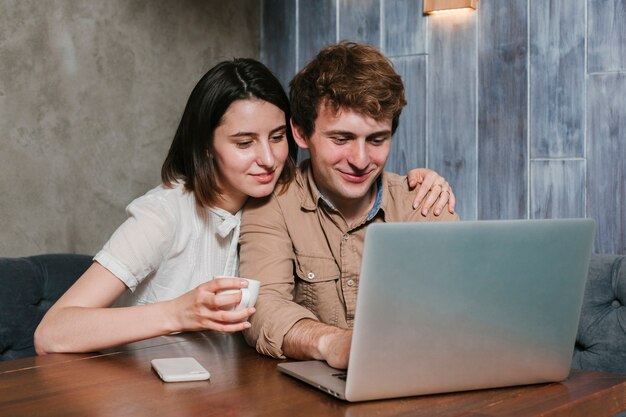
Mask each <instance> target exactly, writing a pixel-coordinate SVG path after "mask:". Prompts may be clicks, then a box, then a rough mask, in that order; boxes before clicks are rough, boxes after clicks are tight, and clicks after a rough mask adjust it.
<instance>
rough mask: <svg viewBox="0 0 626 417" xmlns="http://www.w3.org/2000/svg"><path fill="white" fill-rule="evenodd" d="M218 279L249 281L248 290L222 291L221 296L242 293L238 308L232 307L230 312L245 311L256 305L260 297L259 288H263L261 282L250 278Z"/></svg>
mask: <svg viewBox="0 0 626 417" xmlns="http://www.w3.org/2000/svg"><path fill="white" fill-rule="evenodd" d="M215 278H216V279H217V278H237V279H245V280H246V281H248V286H247V287H246V288H241V289H239V290H223V291H220V292H219V294H236V293H238V292H239V291H241V301H240V302H239V304H237V305H236V306H231V308H229V310H232V311H238V310H243V309H244V308H248V307H253V306H254V304H256V299H257V297H258V296H259V288H261V282H260V281H257V280H256V279H249V278H241V277H226V276H219V277H215Z"/></svg>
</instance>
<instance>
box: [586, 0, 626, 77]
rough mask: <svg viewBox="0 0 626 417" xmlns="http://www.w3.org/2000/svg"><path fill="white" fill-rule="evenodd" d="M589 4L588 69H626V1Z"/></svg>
mask: <svg viewBox="0 0 626 417" xmlns="http://www.w3.org/2000/svg"><path fill="white" fill-rule="evenodd" d="M587 4H588V6H587V15H588V17H587V20H588V28H587V34H588V35H587V36H588V41H587V71H588V72H589V73H594V72H612V71H623V70H626V0H588V3H587Z"/></svg>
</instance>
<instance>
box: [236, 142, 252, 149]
mask: <svg viewBox="0 0 626 417" xmlns="http://www.w3.org/2000/svg"><path fill="white" fill-rule="evenodd" d="M251 145H252V141H251V140H245V141H240V142H237V147H238V148H239V149H245V148H249V147H250V146H251Z"/></svg>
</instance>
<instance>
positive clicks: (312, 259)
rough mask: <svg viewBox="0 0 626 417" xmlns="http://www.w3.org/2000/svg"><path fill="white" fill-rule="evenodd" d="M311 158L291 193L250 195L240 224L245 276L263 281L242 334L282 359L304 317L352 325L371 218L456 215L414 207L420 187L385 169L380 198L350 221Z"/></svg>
mask: <svg viewBox="0 0 626 417" xmlns="http://www.w3.org/2000/svg"><path fill="white" fill-rule="evenodd" d="M308 162H309V161H305V162H303V163H302V164H301V165H300V168H299V169H298V170H297V172H296V176H295V179H294V180H293V181H292V183H291V184H290V186H289V188H288V189H287V190H286V191H285V192H283V193H281V192H280V189H279V190H278V191H276V192H274V194H273V195H271V196H269V197H267V198H264V199H258V200H250V202H249V203H248V204H247V205H246V207H245V208H244V212H243V218H242V224H241V236H240V240H239V243H240V253H239V259H240V264H239V272H240V275H241V276H242V277H246V278H255V279H258V280H260V281H261V291H260V293H259V297H258V300H257V303H256V306H255V307H256V309H257V311H256V313H255V314H254V315H253V316H252V317H251V323H252V327H251V328H250V329H248V330H247V331H245V332H244V336H245V338H246V340H247V342H248V343H249V344H250V345H251V346H255V347H256V349H257V351H258V352H260V353H263V354H265V355H269V356H273V357H276V358H284V356H283V351H282V344H283V339H284V337H285V334H287V332H288V331H289V330H290V329H291V327H293V325H294V324H296V322H298V321H299V320H302V319H305V318H309V319H313V320H319V321H321V322H323V323H326V324H330V325H333V326H337V327H342V328H351V327H352V324H353V322H354V311H355V306H356V295H357V291H358V288H359V275H360V269H361V257H362V254H363V242H364V238H365V228H366V226H367V225H368V224H370V223H375V222H414V221H418V222H423V221H449V220H458V216H457V215H456V214H450V213H448V211H446V210H444V212H443V213H442V214H441V215H440V216H434V215H432V214H429V215H428V216H423V215H422V214H421V212H420V209H419V208H418V209H413V207H412V204H413V199H414V197H415V191H414V190H413V191H411V190H409V186H408V182H407V179H406V177H402V176H399V175H396V174H393V173H389V172H385V173H384V174H383V175H382V181H380V182H379V184H380V183H382V193H381V194H380V197H381V198H380V200H379V201H378V203H379V204H380V205H379V206H378V207H377V205H376V204H375V205H374V207H373V209H372V210H371V211H370V213H367V214H365V215H363V217H362V218H360V219H358V220H357V221H356V222H354V224H352V225H348V224H347V223H346V221H345V220H344V218H343V217H342V216H341V214H340V213H339V212H338V211H336V210H335V209H333V208H332V207H331V206H330V205H329V204H327V203H326V202H325V200H324V199H323V197H322V196H321V195H320V192H319V191H318V189H317V187H316V186H315V182H314V180H313V176H312V173H311V169H310V165H309V163H308Z"/></svg>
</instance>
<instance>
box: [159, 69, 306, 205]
mask: <svg viewBox="0 0 626 417" xmlns="http://www.w3.org/2000/svg"><path fill="white" fill-rule="evenodd" d="M248 98H257V99H260V100H263V101H267V102H268V103H272V104H273V105H275V106H276V107H278V108H279V109H281V110H282V111H283V112H285V123H286V125H287V141H288V144H289V157H288V158H287V161H285V167H284V168H283V172H282V174H281V176H280V178H279V180H278V183H279V184H287V183H288V182H289V181H290V180H291V178H292V177H293V174H294V171H295V160H296V155H297V152H298V148H297V146H296V143H295V142H294V140H293V137H292V135H291V129H290V128H289V118H290V110H289V99H288V98H287V94H286V93H285V90H284V89H283V87H282V86H281V84H280V82H279V81H278V79H276V77H275V76H274V74H272V72H271V71H270V70H269V69H268V68H267V67H266V66H265V65H263V64H261V63H260V62H258V61H255V60H254V59H249V58H235V59H233V60H232V61H223V62H220V63H219V64H217V65H216V66H214V67H213V68H211V69H210V70H209V71H208V72H207V73H206V74H204V76H203V77H202V78H201V79H200V81H198V84H196V86H195V87H194V89H193V91H192V92H191V95H190V96H189V100H188V101H187V105H186V107H185V111H184V113H183V116H182V118H181V121H180V124H179V125H178V129H177V130H176V135H175V136H174V140H173V141H172V145H171V146H170V150H169V152H168V154H167V157H166V158H165V162H164V163H163V167H162V168H161V179H162V180H163V183H164V184H165V185H166V186H171V184H172V182H175V181H178V180H183V181H184V183H185V189H186V190H188V191H191V192H193V193H194V195H195V197H196V201H197V202H198V203H199V204H200V205H202V206H205V207H210V206H214V205H215V204H216V203H217V201H218V200H219V196H220V192H221V190H220V188H219V186H218V184H217V167H216V166H215V162H214V159H215V158H213V157H212V155H213V152H214V149H213V135H214V132H215V129H216V128H217V127H218V126H219V124H220V122H221V120H222V116H224V113H225V112H226V110H227V109H228V107H229V106H230V105H231V104H232V103H233V102H234V101H236V100H242V99H248Z"/></svg>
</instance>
